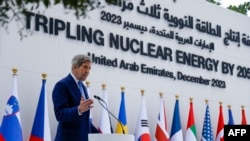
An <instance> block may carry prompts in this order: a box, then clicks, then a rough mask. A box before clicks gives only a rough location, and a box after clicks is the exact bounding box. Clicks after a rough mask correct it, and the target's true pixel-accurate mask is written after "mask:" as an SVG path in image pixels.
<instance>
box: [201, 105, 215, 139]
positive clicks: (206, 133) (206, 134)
mask: <svg viewBox="0 0 250 141" xmlns="http://www.w3.org/2000/svg"><path fill="white" fill-rule="evenodd" d="M206 103H207V101H206ZM201 141H214V135H213V130H212V125H211V119H210V111H209V105H208V103H207V106H206V112H205V117H204V122H203V128H202V137H201Z"/></svg>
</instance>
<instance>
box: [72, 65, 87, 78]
mask: <svg viewBox="0 0 250 141" xmlns="http://www.w3.org/2000/svg"><path fill="white" fill-rule="evenodd" d="M90 69H91V62H84V63H82V65H81V66H80V67H78V68H77V67H76V68H74V69H73V73H74V75H75V76H76V78H77V79H78V80H81V81H84V80H86V79H87V77H88V75H89V72H90Z"/></svg>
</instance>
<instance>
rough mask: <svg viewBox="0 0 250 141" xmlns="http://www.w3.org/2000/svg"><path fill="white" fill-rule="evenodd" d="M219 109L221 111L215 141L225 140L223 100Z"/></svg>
mask: <svg viewBox="0 0 250 141" xmlns="http://www.w3.org/2000/svg"><path fill="white" fill-rule="evenodd" d="M219 109H220V111H219V119H218V125H217V132H216V139H215V141H224V117H223V110H222V103H221V102H220V107H219Z"/></svg>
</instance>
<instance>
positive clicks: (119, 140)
mask: <svg viewBox="0 0 250 141" xmlns="http://www.w3.org/2000/svg"><path fill="white" fill-rule="evenodd" d="M89 141H135V137H134V135H131V134H89Z"/></svg>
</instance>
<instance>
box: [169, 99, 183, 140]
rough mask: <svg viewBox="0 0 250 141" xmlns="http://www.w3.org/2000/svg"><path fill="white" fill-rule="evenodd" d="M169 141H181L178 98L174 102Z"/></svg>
mask: <svg viewBox="0 0 250 141" xmlns="http://www.w3.org/2000/svg"><path fill="white" fill-rule="evenodd" d="M170 141H183V134H182V129H181V119H180V111H179V100H178V97H177V98H176V101H175V107H174V113H173V120H172V128H171V133H170Z"/></svg>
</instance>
